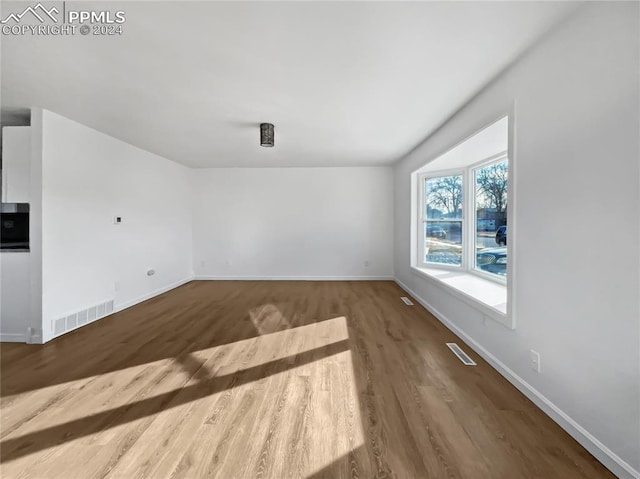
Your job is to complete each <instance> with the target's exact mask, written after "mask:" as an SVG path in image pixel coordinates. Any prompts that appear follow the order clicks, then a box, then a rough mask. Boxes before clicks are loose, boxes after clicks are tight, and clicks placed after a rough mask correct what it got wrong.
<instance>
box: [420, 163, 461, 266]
mask: <svg viewBox="0 0 640 479" xmlns="http://www.w3.org/2000/svg"><path fill="white" fill-rule="evenodd" d="M446 176H462V219H461V223H462V232H461V235H462V236H461V239H462V262H461V263H460V265H455V264H447V263H429V262H426V261H425V260H424V257H425V248H424V246H425V245H424V243H425V237H424V236H425V234H424V231H425V228H426V224H427V221H436V222H439V221H442V222H444V220H434V219H428V218H427V197H426V191H425V183H426V180H428V179H430V178H442V177H446ZM418 182H419V185H418V191H419V193H418V202H419V204H418V208H419V209H418V211H420V218H419V219H418V223H419V224H418V260H419V261H418V265H419V266H420V267H422V268H433V267H437V268H443V269H450V270H453V271H461V270H464V269H465V257H466V255H465V254H464V253H465V252H464V248H465V236H466V235H465V217H466V212H465V202H466V199H465V194H466V172H465V168H462V169H461V168H456V169H451V170H440V171H437V172H433V173H432V172H429V173H421V174H419V175H418ZM420 238H422V239H420Z"/></svg>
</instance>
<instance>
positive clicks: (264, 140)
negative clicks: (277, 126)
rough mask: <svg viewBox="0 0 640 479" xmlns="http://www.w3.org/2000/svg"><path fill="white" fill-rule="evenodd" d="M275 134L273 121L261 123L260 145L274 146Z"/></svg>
mask: <svg viewBox="0 0 640 479" xmlns="http://www.w3.org/2000/svg"><path fill="white" fill-rule="evenodd" d="M274 140H275V135H274V132H273V125H272V124H271V123H260V146H273V142H274Z"/></svg>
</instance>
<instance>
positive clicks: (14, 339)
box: [0, 333, 27, 343]
mask: <svg viewBox="0 0 640 479" xmlns="http://www.w3.org/2000/svg"><path fill="white" fill-rule="evenodd" d="M26 341H27V338H26V336H25V335H24V334H20V333H0V342H2V343H25V342H26Z"/></svg>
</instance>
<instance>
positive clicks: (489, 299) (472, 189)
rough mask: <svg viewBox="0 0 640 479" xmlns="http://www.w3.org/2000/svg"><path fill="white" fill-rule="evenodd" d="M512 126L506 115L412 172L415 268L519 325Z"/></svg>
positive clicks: (488, 314) (478, 306) (495, 315)
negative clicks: (516, 315)
mask: <svg viewBox="0 0 640 479" xmlns="http://www.w3.org/2000/svg"><path fill="white" fill-rule="evenodd" d="M510 125H511V123H510V117H508V116H505V117H503V118H501V119H499V120H498V121H495V122H494V123H492V124H490V125H489V126H487V127H485V128H484V129H482V130H480V131H479V132H478V133H476V134H475V135H472V136H470V137H468V138H467V139H466V140H464V141H461V142H460V143H458V144H457V145H456V146H454V147H453V148H451V149H449V150H448V151H446V152H445V153H443V154H441V155H440V156H437V157H435V158H433V159H431V160H430V161H428V162H427V163H425V164H424V165H423V166H422V167H420V168H418V169H417V170H415V171H414V172H413V173H412V174H411V178H412V185H411V197H412V202H411V217H412V218H413V221H412V225H411V270H412V272H413V273H414V274H416V275H418V276H420V277H422V278H424V279H426V280H427V281H429V282H430V283H431V284H432V285H434V286H435V287H438V288H442V289H444V290H446V291H447V292H448V293H450V294H452V295H453V296H455V297H457V298H458V299H459V300H461V301H463V302H465V303H467V304H468V305H470V306H471V307H473V308H475V309H476V310H478V311H479V312H481V313H482V317H483V318H492V319H494V320H496V321H498V322H499V323H501V324H503V325H505V326H506V327H508V328H514V327H515V318H514V311H513V305H514V303H515V302H514V301H513V299H514V298H513V294H514V290H513V288H512V285H513V283H514V281H515V273H516V270H515V268H514V265H513V264H510V263H509V255H511V258H513V253H512V251H513V250H514V244H515V241H514V218H513V198H515V196H514V191H513V185H512V184H510V183H509V176H510V175H511V176H513V171H514V162H513V158H512V156H511V154H512V153H511V152H512V150H511V149H510V146H509V138H510V134H511V133H510V132H511V131H513V130H512V128H511V126H510ZM509 207H511V211H510V210H509ZM508 223H509V224H510V226H509V225H508ZM507 228H510V229H509V230H508V232H509V235H510V236H508V235H507Z"/></svg>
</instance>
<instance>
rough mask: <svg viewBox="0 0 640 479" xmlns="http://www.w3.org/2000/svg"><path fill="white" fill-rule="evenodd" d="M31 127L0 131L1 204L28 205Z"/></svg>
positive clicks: (9, 128) (8, 127)
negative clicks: (0, 161)
mask: <svg viewBox="0 0 640 479" xmlns="http://www.w3.org/2000/svg"><path fill="white" fill-rule="evenodd" d="M30 165H31V127H29V126H5V127H4V128H3V129H2V202H3V203H29V184H30V182H31V179H30V176H31V168H30Z"/></svg>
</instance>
